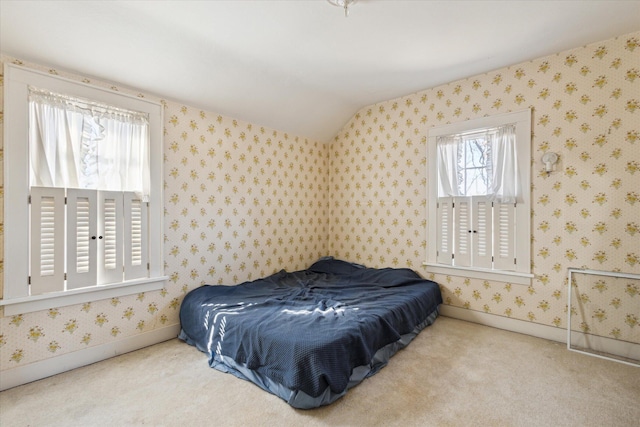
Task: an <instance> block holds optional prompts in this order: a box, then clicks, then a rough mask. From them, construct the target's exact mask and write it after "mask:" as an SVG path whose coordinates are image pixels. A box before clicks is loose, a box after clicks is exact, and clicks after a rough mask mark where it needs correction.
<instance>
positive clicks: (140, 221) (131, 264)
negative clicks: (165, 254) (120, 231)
mask: <svg viewBox="0 0 640 427" xmlns="http://www.w3.org/2000/svg"><path fill="white" fill-rule="evenodd" d="M148 226H149V219H148V213H147V203H145V202H143V201H142V199H141V198H140V197H138V196H136V195H135V193H132V192H126V193H124V280H131V279H139V278H142V277H148V276H149V274H148V270H147V263H148V262H149V243H148V242H149V235H148Z"/></svg>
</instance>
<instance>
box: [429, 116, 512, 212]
mask: <svg viewBox="0 0 640 427" xmlns="http://www.w3.org/2000/svg"><path fill="white" fill-rule="evenodd" d="M515 130H516V127H515V125H513V124H509V125H505V126H501V127H499V128H496V129H492V130H488V131H487V132H483V138H487V139H488V140H489V145H490V149H489V150H488V152H489V153H490V156H491V163H490V165H491V167H490V168H489V170H488V172H489V175H488V178H489V182H488V183H487V184H488V185H487V186H486V194H473V195H483V196H488V198H489V201H492V202H498V203H515V202H516V201H518V199H519V198H521V196H522V189H521V188H520V187H521V184H520V179H519V176H518V167H517V153H516V134H515ZM436 144H437V156H438V162H437V163H438V197H455V196H469V195H470V194H462V193H463V191H461V190H460V187H461V180H463V183H464V178H463V177H462V176H461V173H460V172H461V170H462V169H463V168H465V167H466V165H464V164H461V162H463V161H464V158H465V156H461V153H462V152H463V151H464V150H465V146H464V144H466V142H465V138H464V136H463V135H445V136H439V137H438V138H437V139H436Z"/></svg>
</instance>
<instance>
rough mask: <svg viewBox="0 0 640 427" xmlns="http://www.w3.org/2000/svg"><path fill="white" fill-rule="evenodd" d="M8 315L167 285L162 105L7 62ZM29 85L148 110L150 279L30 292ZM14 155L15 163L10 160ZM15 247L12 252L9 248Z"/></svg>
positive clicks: (5, 289)
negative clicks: (164, 253) (164, 232)
mask: <svg viewBox="0 0 640 427" xmlns="http://www.w3.org/2000/svg"><path fill="white" fill-rule="evenodd" d="M4 79H5V90H4V105H5V109H4V115H5V121H4V158H5V161H4V230H5V233H4V245H5V251H4V275H3V279H4V286H3V289H2V292H3V295H2V300H0V306H4V315H15V314H22V313H29V312H34V311H40V310H46V309H49V308H54V307H62V306H67V305H73V304H81V303H84V302H90V301H97V300H101V299H107V298H114V297H120V296H124V295H132V294H137V293H140V292H147V291H153V290H159V289H162V288H163V287H164V286H165V282H166V280H167V279H168V277H167V276H164V259H163V256H164V255H163V249H162V243H163V206H164V205H163V184H162V183H163V174H162V167H163V108H162V105H161V104H160V103H157V102H153V101H149V100H147V99H143V98H139V97H135V96H131V95H127V94H123V93H119V92H116V91H112V90H109V89H104V88H99V87H96V86H92V85H89V84H85V83H81V82H77V81H73V80H69V79H65V78H62V77H59V76H55V75H50V74H46V73H43V72H40V71H37V70H31V69H27V68H24V67H19V66H17V65H14V64H5V65H4ZM29 86H35V87H38V88H41V89H46V90H49V91H52V92H56V93H62V94H65V95H69V96H72V97H77V98H83V99H90V100H94V101H97V102H101V103H104V104H108V105H112V106H115V107H119V108H123V109H128V110H134V111H141V112H145V113H148V114H149V137H150V147H149V152H150V182H151V189H150V198H149V199H150V200H149V205H148V209H149V228H148V230H149V277H147V278H143V279H135V280H128V281H123V282H119V283H115V284H108V285H101V286H95V287H90V288H81V289H74V290H67V291H63V292H52V293H47V294H42V295H35V296H30V295H29V283H28V277H29V259H30V244H29V241H30V236H29V204H28V203H27V201H28V197H29V144H28V141H29V108H28V90H29ZM8 159H10V161H7V160H8ZM9 247H10V250H7V249H9Z"/></svg>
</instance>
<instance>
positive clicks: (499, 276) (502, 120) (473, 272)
mask: <svg viewBox="0 0 640 427" xmlns="http://www.w3.org/2000/svg"><path fill="white" fill-rule="evenodd" d="M508 123H516V141H517V142H516V143H517V145H518V151H519V152H521V153H522V152H523V153H525V154H526V155H525V156H519V157H518V169H519V170H520V171H521V172H522V173H521V177H522V188H523V195H522V198H523V200H522V202H521V205H522V206H519V207H518V208H517V209H516V222H517V224H519V225H518V226H517V228H516V240H517V241H519V242H528V244H524V245H518V246H517V248H516V256H517V258H518V259H520V260H522V261H521V262H519V263H518V268H517V270H516V271H504V270H497V269H486V268H478V267H460V266H451V265H446V264H440V263H438V262H437V249H438V248H437V244H435V243H434V244H431V242H437V221H436V218H437V200H438V174H437V147H436V138H437V137H438V136H443V135H451V134H457V133H470V132H473V131H477V130H481V129H484V128H491V127H497V126H501V125H504V124H508ZM427 200H428V201H429V203H428V207H427V259H426V261H425V262H424V263H423V266H425V267H426V268H427V270H428V271H429V272H432V273H437V274H448V275H452V276H463V277H471V278H478V279H485V280H495V281H500V282H507V283H517V284H524V285H530V284H531V278H533V277H534V275H533V274H531V243H530V242H531V215H530V212H531V109H525V110H521V111H515V112H509V113H505V114H498V115H493V116H487V117H481V118H477V119H471V120H467V121H463V122H456V123H450V124H446V125H443V126H437V127H434V128H431V129H429V131H428V137H427ZM519 205H520V204H519Z"/></svg>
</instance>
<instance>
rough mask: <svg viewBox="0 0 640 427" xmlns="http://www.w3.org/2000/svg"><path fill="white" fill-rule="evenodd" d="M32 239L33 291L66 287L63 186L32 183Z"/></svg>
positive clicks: (47, 290)
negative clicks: (35, 184)
mask: <svg viewBox="0 0 640 427" xmlns="http://www.w3.org/2000/svg"><path fill="white" fill-rule="evenodd" d="M30 240H31V241H30V244H31V295H40V294H43V293H46V292H61V291H64V188H52V187H31V235H30ZM11 243H12V242H9V244H11Z"/></svg>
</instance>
